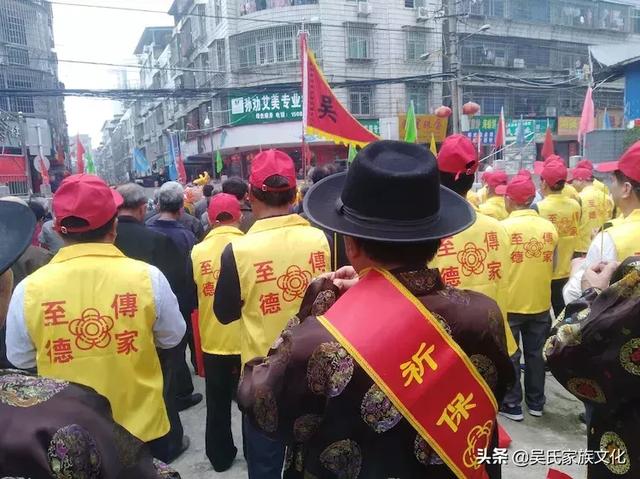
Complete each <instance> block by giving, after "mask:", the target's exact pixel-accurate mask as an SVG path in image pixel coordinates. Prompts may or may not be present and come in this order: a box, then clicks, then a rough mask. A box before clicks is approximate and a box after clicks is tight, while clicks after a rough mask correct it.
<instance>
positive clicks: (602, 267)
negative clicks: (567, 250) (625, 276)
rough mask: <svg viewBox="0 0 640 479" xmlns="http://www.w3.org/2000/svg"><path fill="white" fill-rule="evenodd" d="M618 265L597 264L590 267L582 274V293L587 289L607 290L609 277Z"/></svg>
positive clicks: (611, 263)
mask: <svg viewBox="0 0 640 479" xmlns="http://www.w3.org/2000/svg"><path fill="white" fill-rule="evenodd" d="M618 266H620V263H618V262H617V261H612V262H610V263H598V264H595V265H593V266H591V267H590V268H589V269H587V270H586V271H585V272H584V276H583V277H582V291H584V290H586V289H589V288H598V289H600V290H604V289H607V288H608V287H609V283H610V282H611V276H613V273H614V272H615V270H616V269H618Z"/></svg>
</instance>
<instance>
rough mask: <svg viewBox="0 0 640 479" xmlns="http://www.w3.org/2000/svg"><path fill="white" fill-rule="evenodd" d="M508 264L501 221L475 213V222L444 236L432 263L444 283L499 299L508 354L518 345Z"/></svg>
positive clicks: (507, 252) (507, 247)
mask: <svg viewBox="0 0 640 479" xmlns="http://www.w3.org/2000/svg"><path fill="white" fill-rule="evenodd" d="M509 264H510V260H509V243H508V239H507V233H506V231H505V229H504V227H503V226H502V225H501V224H500V222H499V221H497V220H495V219H493V218H491V217H489V216H485V215H483V214H482V213H476V222H475V223H474V224H473V225H472V226H471V227H470V228H468V229H466V230H465V231H463V232H462V233H458V234H457V235H455V236H452V237H450V238H444V239H443V240H442V242H441V244H440V249H438V253H437V254H436V257H435V258H434V259H433V261H432V262H431V263H430V264H429V266H430V267H432V268H438V269H439V270H440V275H441V277H442V282H443V283H444V284H446V285H448V286H453V287H454V288H460V289H469V290H471V291H475V292H477V293H482V294H485V295H487V296H489V297H490V298H491V299H493V300H494V301H495V302H496V303H498V306H499V307H500V310H501V311H502V315H503V318H504V326H505V333H506V337H507V346H508V349H509V354H513V353H514V352H515V351H516V349H517V347H516V344H515V340H514V339H513V334H511V329H510V328H509V323H508V322H507V315H506V313H507V292H508V284H507V279H508V274H509V271H508V270H509Z"/></svg>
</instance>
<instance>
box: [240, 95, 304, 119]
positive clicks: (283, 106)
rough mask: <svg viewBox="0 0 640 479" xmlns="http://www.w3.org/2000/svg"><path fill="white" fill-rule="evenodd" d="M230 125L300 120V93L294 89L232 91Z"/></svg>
mask: <svg viewBox="0 0 640 479" xmlns="http://www.w3.org/2000/svg"><path fill="white" fill-rule="evenodd" d="M229 103H230V105H229V108H230V110H231V125H232V126H240V125H254V124H256V123H274V122H278V121H300V120H302V95H301V94H300V92H299V91H298V90H296V89H292V90H286V91H281V92H275V93H274V92H271V93H244V92H243V93H232V94H231V96H230V97H229Z"/></svg>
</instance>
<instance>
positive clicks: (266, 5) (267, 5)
mask: <svg viewBox="0 0 640 479" xmlns="http://www.w3.org/2000/svg"><path fill="white" fill-rule="evenodd" d="M365 1H366V0H365ZM317 3H318V0H240V15H241V16H242V15H249V14H250V13H254V12H260V11H262V10H270V9H272V8H283V7H291V6H297V5H315V4H317Z"/></svg>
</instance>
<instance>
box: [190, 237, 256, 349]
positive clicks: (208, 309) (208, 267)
mask: <svg viewBox="0 0 640 479" xmlns="http://www.w3.org/2000/svg"><path fill="white" fill-rule="evenodd" d="M243 234H244V233H242V231H240V230H239V229H238V228H234V227H233V226H218V227H217V228H214V229H213V230H211V231H210V232H209V234H208V235H207V236H206V238H205V239H204V240H202V242H201V243H199V244H197V245H195V246H194V247H193V250H192V251H191V261H192V263H193V279H194V280H195V283H196V286H197V287H198V317H199V324H200V339H201V341H202V350H203V351H204V352H205V353H207V354H220V355H229V354H240V324H239V323H238V321H234V322H233V323H231V324H226V325H224V324H222V323H220V321H218V319H217V318H216V316H215V314H214V313H213V296H214V294H215V291H216V283H217V281H218V277H219V276H220V258H221V256H222V252H223V251H224V249H225V247H226V246H227V245H228V244H229V243H231V241H233V240H234V239H237V238H239V237H241V236H243Z"/></svg>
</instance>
